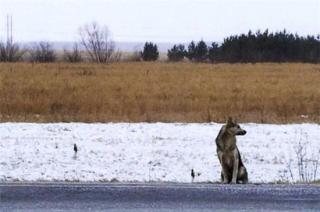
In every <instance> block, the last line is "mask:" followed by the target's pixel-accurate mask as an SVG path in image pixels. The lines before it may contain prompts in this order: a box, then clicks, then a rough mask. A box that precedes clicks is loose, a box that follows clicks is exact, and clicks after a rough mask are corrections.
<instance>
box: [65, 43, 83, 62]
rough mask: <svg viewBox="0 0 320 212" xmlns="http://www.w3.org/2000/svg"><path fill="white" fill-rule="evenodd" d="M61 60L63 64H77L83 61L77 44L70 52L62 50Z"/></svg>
mask: <svg viewBox="0 0 320 212" xmlns="http://www.w3.org/2000/svg"><path fill="white" fill-rule="evenodd" d="M63 59H64V61H65V62H70V63H77V62H82V61H83V58H82V55H81V51H80V49H79V46H78V44H77V43H75V44H74V45H73V49H72V50H71V51H69V50H66V49H65V50H64V54H63Z"/></svg>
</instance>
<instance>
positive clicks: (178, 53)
mask: <svg viewBox="0 0 320 212" xmlns="http://www.w3.org/2000/svg"><path fill="white" fill-rule="evenodd" d="M167 56H168V60H169V61H174V62H177V61H181V60H183V58H184V56H185V48H184V45H182V44H178V45H174V46H173V47H172V48H171V49H170V50H168V54H167Z"/></svg>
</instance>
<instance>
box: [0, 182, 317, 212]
mask: <svg viewBox="0 0 320 212" xmlns="http://www.w3.org/2000/svg"><path fill="white" fill-rule="evenodd" d="M0 202H1V204H0V211H64V210H68V211H102V210H108V211H142V212H144V211H148V212H149V211H193V212H194V211H210V212H211V211H213V210H215V211H216V210H237V211H241V210H243V211H248V210H251V211H257V210H259V211H261V210H263V211H278V210H288V211H320V185H267V184H264V185H253V184H248V185H219V184H164V183H163V184H105V183H101V184H80V183H72V184H60V183H54V184H45V183H43V184H22V183H16V184H15V183H13V184H0Z"/></svg>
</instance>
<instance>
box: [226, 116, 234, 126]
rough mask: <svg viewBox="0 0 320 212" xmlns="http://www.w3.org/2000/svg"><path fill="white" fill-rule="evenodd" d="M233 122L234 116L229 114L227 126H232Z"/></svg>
mask: <svg viewBox="0 0 320 212" xmlns="http://www.w3.org/2000/svg"><path fill="white" fill-rule="evenodd" d="M232 124H233V122H232V118H231V117H230V116H229V117H228V120H227V127H231V126H232Z"/></svg>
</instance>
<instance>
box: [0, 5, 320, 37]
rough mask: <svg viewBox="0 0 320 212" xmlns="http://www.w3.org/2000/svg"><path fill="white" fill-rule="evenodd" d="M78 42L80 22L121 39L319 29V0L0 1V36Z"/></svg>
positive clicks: (301, 33)
mask: <svg viewBox="0 0 320 212" xmlns="http://www.w3.org/2000/svg"><path fill="white" fill-rule="evenodd" d="M7 14H9V15H12V17H13V34H14V40H15V41H40V40H45V41H77V40H78V39H79V33H78V32H79V27H80V26H83V25H84V24H87V23H91V22H93V21H95V22H97V23H99V24H100V25H106V26H108V28H109V30H110V32H111V35H112V38H113V40H115V41H121V42H145V41H153V42H176V43H177V42H189V41H191V40H200V39H203V40H206V41H217V42H221V41H223V38H225V37H227V36H229V35H233V34H239V33H246V32H248V30H249V29H251V30H252V31H256V30H258V29H260V30H265V29H266V28H268V29H269V31H279V30H283V29H284V28H285V29H287V31H289V32H292V33H298V34H300V35H307V34H313V35H317V34H320V0H0V38H1V39H5V35H6V16H7Z"/></svg>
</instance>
